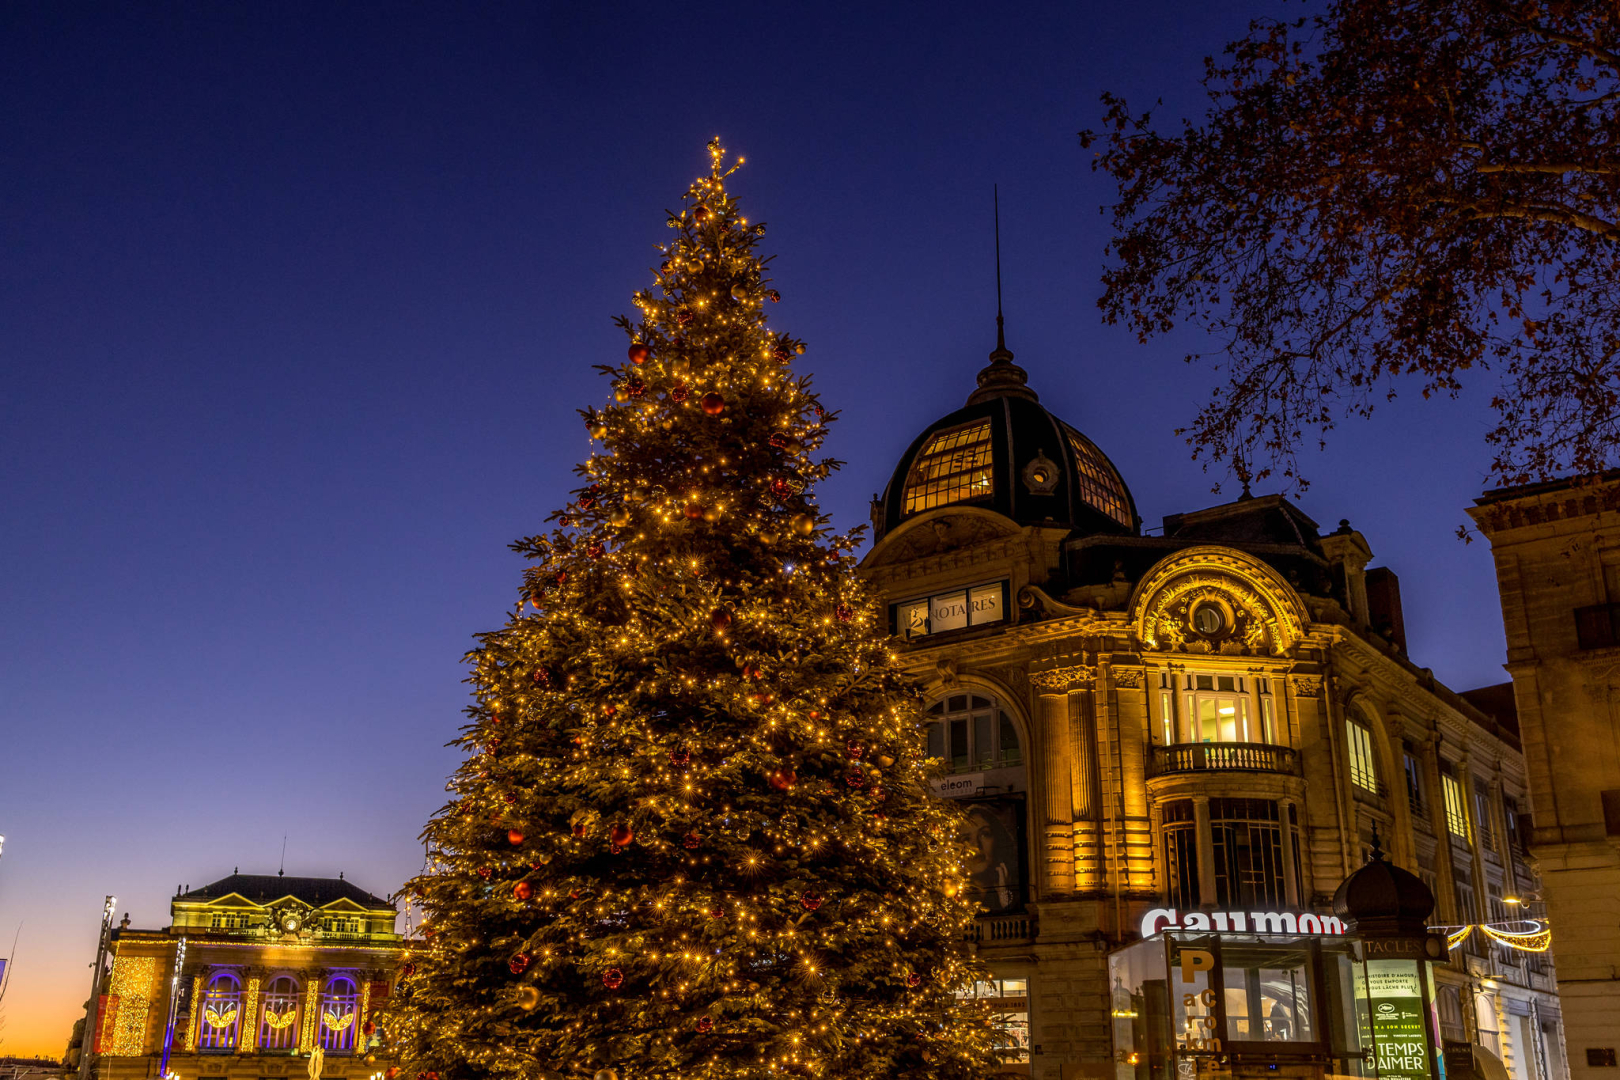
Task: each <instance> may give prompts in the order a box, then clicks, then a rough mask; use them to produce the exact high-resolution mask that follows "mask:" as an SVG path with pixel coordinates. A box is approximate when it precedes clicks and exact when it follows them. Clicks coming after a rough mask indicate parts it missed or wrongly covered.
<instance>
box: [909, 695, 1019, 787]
mask: <svg viewBox="0 0 1620 1080" xmlns="http://www.w3.org/2000/svg"><path fill="white" fill-rule="evenodd" d="M928 756H929V757H931V758H940V759H942V760H943V761H944V762H945V767H946V770H947V771H948V772H953V773H964V772H979V771H982V770H985V769H1006V768H1011V767H1013V766H1015V765H1022V764H1023V763H1024V753H1023V747H1022V746H1020V745H1019V742H1018V729H1017V728H1016V727H1015V726H1013V722H1012V719H1011V718H1010V717H1009V716H1008V715H1007V714H1006V713H1005V712H1004V711H1002V708H1001V705H1000V703H998V702H997V701H996V699H995V698H992V697H986V696H984V695H982V694H952V695H951V696H950V697H947V698H943V699H941V700H940V701H937V702H935V703H934V704H933V706H931V707H930V708H929V710H928Z"/></svg>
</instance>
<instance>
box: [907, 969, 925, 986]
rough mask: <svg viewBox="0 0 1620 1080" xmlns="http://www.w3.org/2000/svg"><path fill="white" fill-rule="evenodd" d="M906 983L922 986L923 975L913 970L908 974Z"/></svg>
mask: <svg viewBox="0 0 1620 1080" xmlns="http://www.w3.org/2000/svg"><path fill="white" fill-rule="evenodd" d="M906 985H907V986H921V985H922V976H921V975H919V974H917V973H916V972H915V971H913V972H912V973H911V974H910V975H907V976H906Z"/></svg>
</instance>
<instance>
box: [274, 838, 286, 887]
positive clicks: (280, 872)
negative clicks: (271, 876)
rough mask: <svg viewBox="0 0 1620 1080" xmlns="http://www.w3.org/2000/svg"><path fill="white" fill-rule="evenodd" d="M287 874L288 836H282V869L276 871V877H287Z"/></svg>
mask: <svg viewBox="0 0 1620 1080" xmlns="http://www.w3.org/2000/svg"><path fill="white" fill-rule="evenodd" d="M286 874H287V834H286V833H282V834H281V868H280V869H279V870H277V871H276V877H285V876H286Z"/></svg>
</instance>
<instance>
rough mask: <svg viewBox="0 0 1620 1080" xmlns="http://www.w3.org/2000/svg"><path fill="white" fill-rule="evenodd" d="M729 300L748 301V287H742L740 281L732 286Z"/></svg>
mask: <svg viewBox="0 0 1620 1080" xmlns="http://www.w3.org/2000/svg"><path fill="white" fill-rule="evenodd" d="M731 298H732V299H733V300H746V299H748V286H746V285H744V284H743V283H742V282H740V281H739V282H738V283H737V284H735V285H733V286H732V287H731Z"/></svg>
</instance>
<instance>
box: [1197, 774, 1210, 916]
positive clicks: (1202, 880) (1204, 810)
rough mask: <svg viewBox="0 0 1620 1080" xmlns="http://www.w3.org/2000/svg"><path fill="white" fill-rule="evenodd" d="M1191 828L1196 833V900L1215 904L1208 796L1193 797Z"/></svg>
mask: <svg viewBox="0 0 1620 1080" xmlns="http://www.w3.org/2000/svg"><path fill="white" fill-rule="evenodd" d="M1193 827H1194V829H1196V830H1197V833H1198V899H1199V901H1200V902H1201V903H1204V904H1213V903H1214V902H1215V834H1214V833H1213V832H1212V831H1211V830H1210V824H1209V796H1208V795H1194V796H1193Z"/></svg>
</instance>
